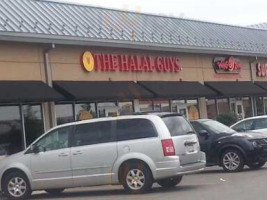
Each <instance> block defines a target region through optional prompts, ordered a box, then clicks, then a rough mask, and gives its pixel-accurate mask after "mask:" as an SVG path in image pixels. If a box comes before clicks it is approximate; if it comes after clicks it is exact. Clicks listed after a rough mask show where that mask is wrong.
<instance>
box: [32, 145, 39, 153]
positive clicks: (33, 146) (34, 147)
mask: <svg viewBox="0 0 267 200" xmlns="http://www.w3.org/2000/svg"><path fill="white" fill-rule="evenodd" d="M31 151H32V152H33V153H34V154H37V153H40V149H39V147H38V146H36V145H35V144H33V145H32V146H31Z"/></svg>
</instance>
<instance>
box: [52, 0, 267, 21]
mask: <svg viewBox="0 0 267 200" xmlns="http://www.w3.org/2000/svg"><path fill="white" fill-rule="evenodd" d="M56 1H64V2H75V3H80V4H88V5H94V6H101V7H107V8H116V9H123V10H133V11H138V12H145V13H155V14H163V15H168V16H176V17H184V18H190V19H198V20H204V21H212V22H219V23H226V24H236V25H250V24H257V23H264V22H267V0H56Z"/></svg>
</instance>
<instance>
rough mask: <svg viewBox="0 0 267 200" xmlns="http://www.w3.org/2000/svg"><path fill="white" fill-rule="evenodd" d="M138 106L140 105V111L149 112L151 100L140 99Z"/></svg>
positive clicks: (151, 106)
mask: <svg viewBox="0 0 267 200" xmlns="http://www.w3.org/2000/svg"><path fill="white" fill-rule="evenodd" d="M139 107H140V112H151V111H153V102H152V101H144V100H140V101H139Z"/></svg>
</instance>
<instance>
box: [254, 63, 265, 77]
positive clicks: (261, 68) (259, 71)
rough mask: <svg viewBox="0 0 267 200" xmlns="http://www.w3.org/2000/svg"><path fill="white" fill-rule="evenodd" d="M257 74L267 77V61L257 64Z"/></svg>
mask: <svg viewBox="0 0 267 200" xmlns="http://www.w3.org/2000/svg"><path fill="white" fill-rule="evenodd" d="M256 70H257V72H256V73H257V76H258V77H266V76H267V63H257V64H256Z"/></svg>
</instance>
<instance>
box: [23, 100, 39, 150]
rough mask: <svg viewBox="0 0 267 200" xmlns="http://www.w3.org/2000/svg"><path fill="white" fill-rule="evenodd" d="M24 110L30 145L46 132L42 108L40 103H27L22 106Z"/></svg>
mask: <svg viewBox="0 0 267 200" xmlns="http://www.w3.org/2000/svg"><path fill="white" fill-rule="evenodd" d="M22 110H23V116H24V123H25V134H26V145H27V146H29V145H30V144H31V143H32V142H33V141H34V140H36V139H37V138H38V137H40V136H41V135H42V134H43V132H44V123H43V117H42V110H41V106H40V105H34V106H31V105H25V106H22Z"/></svg>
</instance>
